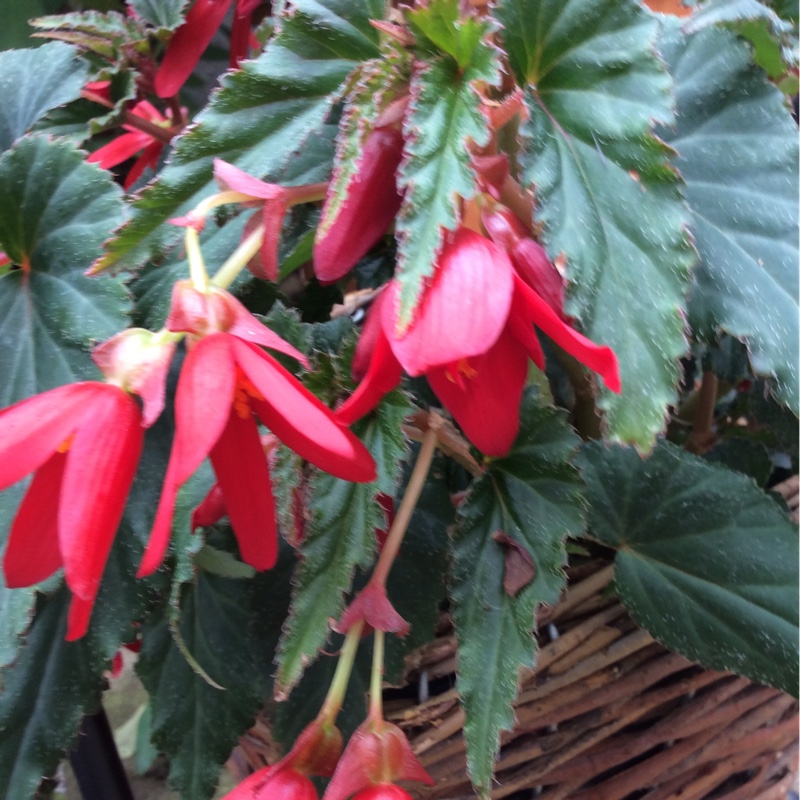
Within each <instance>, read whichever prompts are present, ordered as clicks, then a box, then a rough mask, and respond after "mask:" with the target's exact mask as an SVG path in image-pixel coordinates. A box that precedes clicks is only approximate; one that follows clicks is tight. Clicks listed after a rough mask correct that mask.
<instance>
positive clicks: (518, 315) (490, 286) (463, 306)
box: [337, 228, 621, 456]
mask: <svg viewBox="0 0 800 800" xmlns="http://www.w3.org/2000/svg"><path fill="white" fill-rule="evenodd" d="M398 293H399V285H398V283H397V281H396V280H394V281H392V282H390V283H389V284H388V286H387V287H386V288H385V289H384V291H383V292H382V293H381V294H380V295H379V297H378V299H377V300H376V301H375V302H374V303H373V306H372V309H371V310H370V315H369V317H368V320H367V325H366V326H365V331H364V334H363V336H362V340H361V341H366V342H367V343H369V342H370V341H372V342H373V347H372V352H371V353H366V352H364V349H363V348H359V350H357V351H356V358H355V359H354V362H353V364H354V368H355V369H356V370H357V371H361V370H364V367H365V365H366V372H365V374H364V380H363V381H362V382H361V384H360V385H359V386H358V388H357V389H356V391H355V392H354V393H353V395H352V396H351V397H350V398H349V399H348V400H347V401H346V402H345V403H344V404H343V405H342V406H341V407H340V408H339V409H338V411H337V414H338V416H339V418H340V419H341V420H342V422H343V423H345V424H348V425H349V424H352V423H353V422H354V421H355V420H357V419H359V418H360V417H362V416H363V415H364V414H366V413H367V412H368V411H370V410H371V409H372V408H374V407H375V405H377V403H378V402H379V401H380V398H381V397H382V396H383V395H384V394H385V393H386V392H387V391H389V390H391V389H392V388H394V387H395V386H396V385H397V384H398V383H399V380H400V376H401V371H402V370H403V369H404V370H405V371H406V372H407V373H408V374H409V375H411V376H418V375H424V376H425V377H426V378H427V380H428V383H429V384H430V386H431V388H432V389H433V391H434V392H435V393H436V395H437V397H438V398H439V400H441V402H442V403H443V404H444V406H445V407H446V408H447V409H448V410H449V411H450V413H451V414H452V415H453V417H454V418H455V420H456V421H457V422H458V424H459V425H460V426H461V428H462V429H463V431H464V433H465V435H466V436H467V438H468V439H469V440H470V441H471V442H472V443H473V444H474V445H475V446H476V447H477V448H478V449H479V450H481V451H482V452H484V453H485V454H487V455H490V456H501V455H504V454H505V453H507V452H508V450H509V449H510V447H511V445H512V443H513V441H514V438H515V437H516V434H517V431H518V429H519V404H520V400H521V398H522V391H523V389H524V386H525V381H526V377H527V369H528V366H527V364H528V359H529V358H530V359H531V360H533V362H534V363H535V364H536V365H537V366H538V367H539V369H544V355H543V353H542V350H541V346H540V344H539V341H538V339H537V337H536V334H535V332H534V327H533V326H534V325H535V326H536V327H537V328H539V329H540V330H541V331H542V332H544V333H545V334H547V336H549V337H550V338H551V339H552V340H553V341H554V342H555V343H556V344H557V345H559V346H560V347H562V348H563V349H564V350H566V351H567V352H568V353H570V354H571V355H573V356H574V357H575V358H577V359H578V361H580V362H581V363H582V364H584V365H586V366H587V367H589V368H590V369H591V370H593V371H594V372H597V373H598V374H599V375H600V376H601V377H602V378H603V381H604V382H605V384H606V386H607V387H608V388H609V389H610V390H611V391H614V392H618V391H620V389H621V383H620V378H619V370H618V366H617V359H616V356H615V355H614V352H613V351H612V350H611V349H610V348H609V347H605V346H600V345H596V344H594V343H593V342H591V341H589V340H588V339H587V338H586V337H585V336H583V335H581V334H580V333H578V332H577V331H576V330H574V329H573V328H572V327H571V326H570V325H568V324H567V323H566V322H565V321H564V320H563V319H562V318H561V317H560V316H559V314H558V313H557V312H556V311H555V310H554V309H552V308H551V307H550V305H548V303H547V302H546V301H545V300H543V299H542V297H540V296H539V295H538V294H537V293H536V291H534V290H533V289H532V288H531V287H530V286H529V285H528V284H527V283H526V281H525V280H523V279H522V278H521V277H520V275H519V274H518V273H517V272H516V270H515V269H514V265H513V264H512V261H511V259H510V258H509V256H508V255H507V254H506V253H505V252H504V251H503V250H502V249H501V248H500V247H498V246H497V245H496V244H494V243H493V242H491V241H489V240H488V239H486V238H485V237H483V236H481V235H479V234H478V233H475V232H474V231H472V230H468V229H466V228H460V229H459V230H458V231H456V233H455V234H454V235H453V236H452V237H451V238H450V239H449V240H448V242H447V243H446V244H445V246H444V248H443V250H442V254H441V256H440V258H439V261H438V264H437V268H436V273H435V275H434V278H433V280H432V282H431V284H430V286H428V288H427V289H426V292H425V295H424V297H423V299H422V302H421V303H420V306H419V309H418V311H417V315H416V318H415V319H414V321H413V322H412V324H411V326H410V327H409V328H408V330H407V331H404V332H403V333H398V323H397V296H398ZM360 343H361V342H360Z"/></svg>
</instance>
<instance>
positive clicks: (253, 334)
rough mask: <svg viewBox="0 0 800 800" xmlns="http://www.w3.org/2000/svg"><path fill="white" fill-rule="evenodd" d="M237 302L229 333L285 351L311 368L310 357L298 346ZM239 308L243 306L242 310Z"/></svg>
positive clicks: (246, 340) (263, 345) (278, 350)
mask: <svg viewBox="0 0 800 800" xmlns="http://www.w3.org/2000/svg"><path fill="white" fill-rule="evenodd" d="M236 302H237V305H238V308H237V309H236V319H235V322H234V323H233V325H231V327H230V328H229V329H228V333H229V334H230V335H231V336H235V337H236V338H237V339H243V340H244V341H245V342H250V343H251V344H259V345H261V346H262V347H268V348H269V349H270V350H275V352H277V353H283V354H284V355H285V356H289V357H290V358H294V359H296V360H297V361H299V362H300V363H301V364H302V365H303V366H304V367H305V368H306V369H308V368H309V363H308V359H307V358H306V357H305V356H304V355H303V354H302V353H301V352H300V351H299V350H298V349H297V348H295V347H294V346H292V345H291V344H289V342H287V341H286V340H285V339H282V338H281V337H280V336H278V334H277V333H275V331H273V330H271V329H270V328H268V327H267V326H266V325H265V324H264V323H263V322H260V321H259V320H258V319H256V318H255V317H254V316H253V315H252V314H251V313H250V312H249V311H248V310H247V309H246V308H245V307H244V306H243V305H242V304H241V303H239V302H238V300H237V301H236ZM239 308H241V312H240V311H239Z"/></svg>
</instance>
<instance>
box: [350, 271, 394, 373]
mask: <svg viewBox="0 0 800 800" xmlns="http://www.w3.org/2000/svg"><path fill="white" fill-rule="evenodd" d="M384 289H385V287H384ZM384 289H381V290H380V291H379V292H378V294H376V295H375V297H374V299H373V301H372V305H371V306H370V308H369V310H368V311H367V318H366V320H365V321H364V326H363V328H362V329H361V334H360V335H359V337H358V344H356V352H355V355H354V356H353V363H352V365H351V367H350V369H351V372H352V375H353V380H356V381H360V380H361V379H362V378H363V377H364V376H365V375H366V374H367V370H368V369H369V365H370V361H371V360H372V355H373V352H374V350H375V345H376V343H377V341H378V335H379V334H380V332H381V330H382V328H381V326H382V317H383V304H384V303H385V302H386V297H387V293H386V292H385V291H384Z"/></svg>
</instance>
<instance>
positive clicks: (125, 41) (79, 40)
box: [30, 10, 147, 62]
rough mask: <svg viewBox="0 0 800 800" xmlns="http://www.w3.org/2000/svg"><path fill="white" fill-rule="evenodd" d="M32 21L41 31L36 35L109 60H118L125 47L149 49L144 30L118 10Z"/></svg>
mask: <svg viewBox="0 0 800 800" xmlns="http://www.w3.org/2000/svg"><path fill="white" fill-rule="evenodd" d="M30 24H31V25H32V26H33V27H34V28H37V29H38V31H39V32H38V33H36V34H34V35H35V36H41V37H46V38H48V39H58V40H60V41H62V42H68V43H69V44H74V45H76V46H77V47H79V48H80V49H81V50H83V51H87V52H89V53H94V54H95V55H98V56H101V58H102V59H103V60H104V61H107V62H108V61H115V60H116V59H117V58H118V57H119V55H120V52H121V51H122V49H123V48H126V47H127V48H130V47H133V48H135V49H137V50H142V49H144V50H145V52H146V50H147V43H146V34H145V32H144V30H143V29H142V28H140V27H139V25H137V24H136V22H135V21H133V20H131V19H129V18H128V17H126V16H125V15H124V14H120V13H119V12H118V11H109V12H107V13H101V12H99V11H91V10H90V11H76V12H74V13H72V14H54V15H53V16H48V17H38V18H37V19H33V20H31V22H30Z"/></svg>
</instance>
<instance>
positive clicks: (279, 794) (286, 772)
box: [222, 762, 319, 800]
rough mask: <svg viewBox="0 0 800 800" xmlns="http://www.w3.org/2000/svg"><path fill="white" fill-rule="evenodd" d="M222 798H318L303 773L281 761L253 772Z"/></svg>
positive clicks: (316, 799) (317, 799)
mask: <svg viewBox="0 0 800 800" xmlns="http://www.w3.org/2000/svg"><path fill="white" fill-rule="evenodd" d="M222 800H319V795H318V794H317V790H316V788H315V787H314V784H313V783H312V782H311V780H310V779H309V778H307V777H306V776H305V775H303V774H301V773H300V772H298V771H297V770H296V769H293V768H292V767H288V766H286V765H284V764H283V762H281V763H280V764H274V765H273V766H271V767H264V768H263V769H260V770H258V771H257V772H254V773H253V774H252V775H251V776H250V777H249V778H245V780H243V781H242V782H241V783H240V784H239V785H238V786H237V787H236V788H235V789H233V790H232V791H230V792H228V794H226V795H225V797H224V798H223V799H222Z"/></svg>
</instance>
